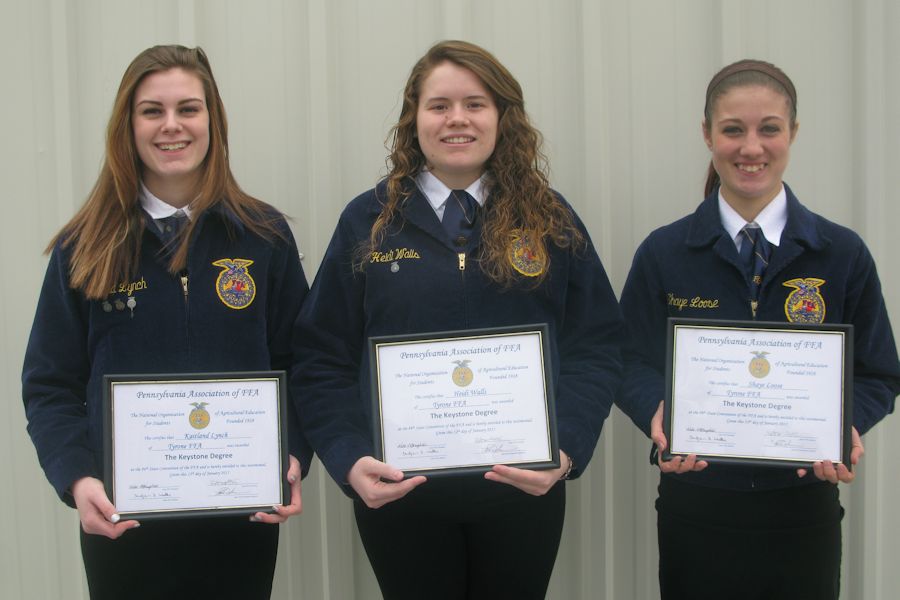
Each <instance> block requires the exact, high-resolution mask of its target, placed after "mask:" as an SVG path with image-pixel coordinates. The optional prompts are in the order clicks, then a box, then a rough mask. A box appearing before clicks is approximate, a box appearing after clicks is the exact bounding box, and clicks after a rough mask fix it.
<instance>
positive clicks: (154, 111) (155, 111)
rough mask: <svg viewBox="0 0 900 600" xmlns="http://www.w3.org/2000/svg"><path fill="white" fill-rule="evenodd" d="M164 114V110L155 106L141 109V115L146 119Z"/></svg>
mask: <svg viewBox="0 0 900 600" xmlns="http://www.w3.org/2000/svg"><path fill="white" fill-rule="evenodd" d="M159 114H162V110H160V109H159V108H157V107H155V106H147V107H144V108H142V109H141V115H143V116H145V117H153V116H156V115H159Z"/></svg>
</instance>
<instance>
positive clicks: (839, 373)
mask: <svg viewBox="0 0 900 600" xmlns="http://www.w3.org/2000/svg"><path fill="white" fill-rule="evenodd" d="M852 354H853V326H852V325H840V324H833V325H832V324H827V325H825V324H819V325H814V324H799V323H768V322H759V321H731V322H728V321H713V320H706V319H674V318H670V319H669V323H668V344H667V361H666V402H665V410H664V430H665V434H666V437H667V439H668V441H669V447H668V448H667V449H666V451H665V452H664V453H663V458H664V459H666V460H668V459H669V458H671V457H672V456H675V455H677V456H685V455H688V454H696V455H697V457H698V458H701V459H703V460H706V461H710V462H714V461H717V462H729V463H755V464H760V465H779V466H792V467H798V468H799V467H806V466H810V465H812V463H814V462H816V461H820V460H831V461H832V462H834V463H838V462H842V463H844V464H845V465H847V467H848V468H849V467H850V441H851V438H850V427H851V417H852V414H853V412H852V402H853V398H852V396H853V356H852Z"/></svg>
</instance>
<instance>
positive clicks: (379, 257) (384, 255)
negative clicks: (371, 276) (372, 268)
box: [369, 248, 422, 263]
mask: <svg viewBox="0 0 900 600" xmlns="http://www.w3.org/2000/svg"><path fill="white" fill-rule="evenodd" d="M419 258H422V257H421V256H419V253H418V252H417V251H416V250H415V249H413V248H393V249H391V250H388V251H387V252H373V253H372V258H371V259H369V262H370V263H388V262H394V261H395V260H410V259H419Z"/></svg>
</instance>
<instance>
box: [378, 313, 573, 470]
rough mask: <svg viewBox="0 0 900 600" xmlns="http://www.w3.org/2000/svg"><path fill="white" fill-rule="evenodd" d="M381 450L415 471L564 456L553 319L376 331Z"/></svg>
mask: <svg viewBox="0 0 900 600" xmlns="http://www.w3.org/2000/svg"><path fill="white" fill-rule="evenodd" d="M370 353H371V367H372V384H373V385H372V391H373V406H374V411H373V412H374V415H375V419H374V420H375V446H376V454H377V455H378V458H380V459H381V460H383V461H384V462H386V463H388V464H390V465H392V466H394V467H396V468H398V469H400V470H402V471H403V472H404V473H405V474H406V475H412V474H417V473H425V474H437V473H458V472H478V471H486V470H488V469H490V468H491V466H493V465H496V464H506V465H515V466H519V467H523V468H525V467H527V468H555V467H558V466H559V456H558V455H559V452H558V450H557V445H556V420H555V413H554V405H553V394H552V390H551V389H550V387H549V386H548V381H549V373H550V370H549V364H548V363H549V352H548V340H547V327H546V325H528V326H521V327H516V328H504V329H482V330H472V331H461V332H449V333H448V332H442V333H431V334H422V335H419V336H415V337H414V338H412V339H410V338H409V337H406V338H398V337H396V336H394V337H384V338H372V339H371V340H370Z"/></svg>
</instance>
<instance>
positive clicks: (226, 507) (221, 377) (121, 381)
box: [103, 370, 291, 521]
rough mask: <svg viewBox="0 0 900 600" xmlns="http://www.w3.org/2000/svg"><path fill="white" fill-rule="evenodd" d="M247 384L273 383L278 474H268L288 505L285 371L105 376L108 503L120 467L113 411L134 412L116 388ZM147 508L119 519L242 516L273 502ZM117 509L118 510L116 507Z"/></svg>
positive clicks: (124, 513) (112, 497)
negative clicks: (254, 382)
mask: <svg viewBox="0 0 900 600" xmlns="http://www.w3.org/2000/svg"><path fill="white" fill-rule="evenodd" d="M250 381H257V382H258V381H267V382H268V381H272V382H274V383H275V384H276V387H277V392H276V394H277V398H276V399H275V404H276V406H275V409H276V410H277V413H278V414H277V426H276V431H272V432H271V435H273V436H277V453H278V456H277V466H278V473H277V474H275V473H273V474H271V476H272V477H276V476H277V482H278V488H277V489H278V490H279V492H278V496H279V499H280V504H282V505H288V504H290V500H291V490H290V486H289V484H288V483H287V481H286V477H285V475H286V473H287V469H288V465H289V458H288V437H287V436H288V432H287V420H286V414H287V412H286V411H287V374H286V373H285V371H283V370H280V371H232V372H209V373H171V374H169V373H166V374H115V375H105V376H104V377H103V428H104V429H103V434H104V435H103V448H104V453H103V461H104V464H103V472H104V479H103V482H104V487H105V489H106V493H107V496H108V497H109V499H110V501H111V502H112V503H113V504H114V505H115V504H116V498H117V495H118V492H119V490H118V488H117V480H116V469H117V467H121V465H117V460H118V457H117V456H116V449H115V448H116V431H115V422H116V421H115V412H116V411H117V410H129V409H134V408H135V407H133V406H125V405H124V404H120V403H121V402H123V401H121V400H118V399H117V398H116V393H115V390H116V388H117V387H118V386H127V385H145V384H158V383H166V384H171V385H172V386H176V387H177V386H179V385H196V384H198V383H201V384H202V383H204V382H228V383H233V384H239V383H241V382H250ZM149 504H150V508H149V509H147V510H123V511H119V512H118V514H119V516H120V518H121V519H122V520H126V519H138V520H141V521H147V520H156V519H173V518H184V517H213V516H241V515H252V514H255V513H257V512H264V513H270V514H271V513H274V512H275V510H274V507H273V505H274V504H275V502H269V503H258V502H254V503H251V504H239V503H227V502H226V503H223V504H221V505H216V506H196V507H192V508H168V507H166V505H165V500H164V499H161V500H160V501H159V505H158V506H156V505H155V504H154V503H149ZM117 508H118V507H117Z"/></svg>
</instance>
